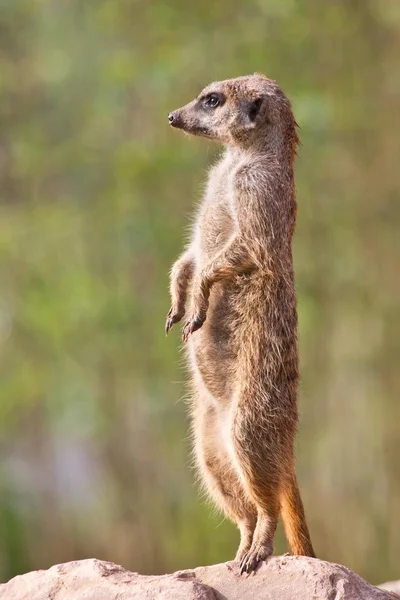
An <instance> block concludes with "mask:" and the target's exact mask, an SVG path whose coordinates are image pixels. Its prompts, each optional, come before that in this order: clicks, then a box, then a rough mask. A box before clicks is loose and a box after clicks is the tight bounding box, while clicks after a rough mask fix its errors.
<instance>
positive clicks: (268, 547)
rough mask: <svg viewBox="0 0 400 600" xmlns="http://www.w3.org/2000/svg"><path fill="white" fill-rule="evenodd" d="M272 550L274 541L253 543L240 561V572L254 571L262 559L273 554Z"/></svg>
mask: <svg viewBox="0 0 400 600" xmlns="http://www.w3.org/2000/svg"><path fill="white" fill-rule="evenodd" d="M272 552H273V546H272V542H266V543H265V544H259V543H258V544H257V543H256V544H254V543H253V544H252V545H251V548H250V550H249V551H248V552H246V554H245V555H244V556H243V558H242V560H241V561H240V574H241V575H243V573H252V572H253V571H254V570H255V569H256V568H257V566H258V564H259V563H260V562H261V561H262V560H267V558H269V557H270V556H271V555H272Z"/></svg>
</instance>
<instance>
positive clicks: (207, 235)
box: [196, 162, 234, 261]
mask: <svg viewBox="0 0 400 600" xmlns="http://www.w3.org/2000/svg"><path fill="white" fill-rule="evenodd" d="M230 176H231V169H230V168H229V164H225V163H224V162H223V163H221V164H220V165H218V166H217V167H216V168H214V169H213V170H212V172H211V173H210V176H209V180H208V184H207V189H206V193H205V197H204V200H203V203H202V205H201V208H200V213H199V217H198V221H197V225H196V229H197V244H198V248H199V250H200V253H201V255H202V258H203V261H208V260H210V259H212V258H213V256H215V255H216V254H217V253H218V252H219V250H220V249H221V248H222V247H223V246H224V245H225V244H226V243H227V241H228V240H229V238H230V237H231V235H232V233H233V230H234V222H233V218H232V210H231V200H230V197H229V195H230V193H231V191H230V190H231V186H230Z"/></svg>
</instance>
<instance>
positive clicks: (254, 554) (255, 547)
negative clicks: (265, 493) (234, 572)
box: [240, 494, 279, 574]
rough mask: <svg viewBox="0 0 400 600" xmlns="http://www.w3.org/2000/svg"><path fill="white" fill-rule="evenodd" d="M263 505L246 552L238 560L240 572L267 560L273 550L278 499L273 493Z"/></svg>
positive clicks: (254, 567)
mask: <svg viewBox="0 0 400 600" xmlns="http://www.w3.org/2000/svg"><path fill="white" fill-rule="evenodd" d="M263 505H264V506H263V507H262V508H259V510H258V517H257V525H256V528H255V531H254V534H253V540H252V543H251V546H250V548H249V549H248V550H247V552H245V553H243V555H242V557H241V560H240V573H241V574H242V573H251V572H252V571H254V570H255V569H256V567H257V566H258V564H259V563H260V562H261V561H263V560H267V559H268V558H269V557H270V556H271V555H272V553H273V551H274V545H273V540H274V535H275V530H276V526H277V524H278V518H279V501H278V497H277V495H276V497H275V494H274V495H273V496H272V497H271V498H270V501H269V502H268V503H267V504H266V503H265V497H264V502H263Z"/></svg>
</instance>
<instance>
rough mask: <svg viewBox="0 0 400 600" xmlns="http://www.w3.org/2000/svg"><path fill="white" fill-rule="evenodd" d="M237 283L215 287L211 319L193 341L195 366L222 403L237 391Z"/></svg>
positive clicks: (191, 349)
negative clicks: (235, 302)
mask: <svg viewBox="0 0 400 600" xmlns="http://www.w3.org/2000/svg"><path fill="white" fill-rule="evenodd" d="M233 287H234V286H233V285H230V286H229V289H228V288H227V287H226V286H225V287H223V286H222V284H216V285H214V286H213V289H212V291H211V295H210V305H209V309H208V312H207V319H206V321H205V323H204V324H203V326H202V327H201V329H199V330H198V331H196V332H195V334H193V335H192V336H191V338H190V341H189V355H190V362H191V366H192V369H193V370H194V371H195V372H196V375H197V376H198V377H200V378H201V380H202V382H203V385H204V386H205V387H206V388H207V391H208V392H209V393H210V394H211V395H212V396H213V397H214V398H215V399H216V400H217V401H218V402H225V401H226V402H229V401H230V399H231V398H232V394H233V392H234V385H233V382H234V379H235V377H234V376H235V371H236V369H237V361H238V347H237V338H236V335H235V327H236V322H237V320H236V315H235V309H234V306H233V303H232V299H233V297H234V295H235V294H234V290H233V289H232V288H233Z"/></svg>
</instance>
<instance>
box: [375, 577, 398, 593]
mask: <svg viewBox="0 0 400 600" xmlns="http://www.w3.org/2000/svg"><path fill="white" fill-rule="evenodd" d="M378 587H379V588H380V589H382V590H388V591H389V592H396V594H400V579H399V580H398V581H387V582H386V583H382V584H381V585H378Z"/></svg>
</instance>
